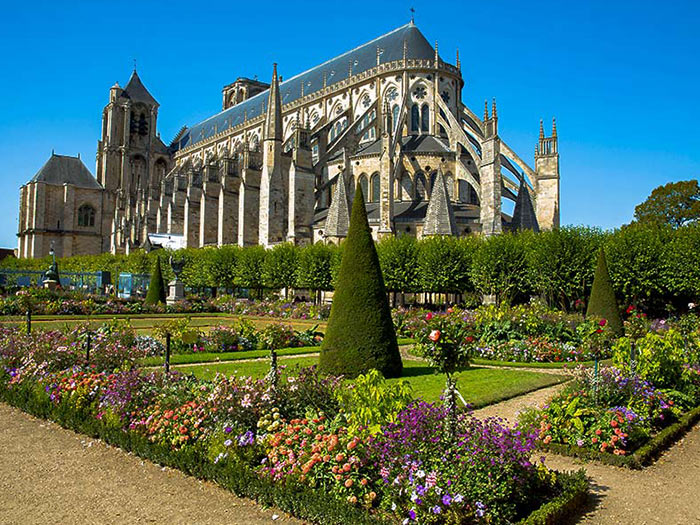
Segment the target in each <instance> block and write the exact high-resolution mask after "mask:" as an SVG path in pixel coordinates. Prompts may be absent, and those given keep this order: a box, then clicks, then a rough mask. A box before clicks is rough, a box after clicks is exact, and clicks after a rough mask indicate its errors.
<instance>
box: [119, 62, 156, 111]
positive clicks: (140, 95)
mask: <svg viewBox="0 0 700 525" xmlns="http://www.w3.org/2000/svg"><path fill="white" fill-rule="evenodd" d="M123 94H125V95H126V96H127V97H128V98H130V99H131V100H133V101H134V102H143V103H145V104H146V105H149V106H157V105H158V102H157V101H156V99H155V98H153V96H152V95H151V94H150V93H149V92H148V90H147V89H146V86H144V85H143V82H141V78H140V77H139V74H138V73H137V72H136V69H134V71H133V72H132V73H131V78H129V83H128V84H127V85H126V87H125V88H124V93H123Z"/></svg>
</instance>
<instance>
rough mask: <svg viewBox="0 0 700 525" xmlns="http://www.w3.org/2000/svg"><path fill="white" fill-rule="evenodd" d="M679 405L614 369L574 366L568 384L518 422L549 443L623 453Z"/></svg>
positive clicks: (670, 416)
mask: <svg viewBox="0 0 700 525" xmlns="http://www.w3.org/2000/svg"><path fill="white" fill-rule="evenodd" d="M679 413H680V411H679V409H678V408H677V407H676V406H674V402H673V400H671V399H670V398H669V397H668V396H667V395H666V394H665V393H663V392H662V391H661V390H659V389H657V388H655V387H654V386H653V385H651V384H650V383H649V382H647V381H644V380H642V379H640V378H639V377H636V376H632V377H629V376H626V375H624V374H623V372H622V371H621V370H619V369H617V368H614V367H605V368H602V369H601V370H600V372H599V374H598V376H596V375H595V372H594V371H592V370H590V369H586V368H580V369H578V370H577V375H576V379H575V381H574V382H573V384H572V385H571V386H569V387H568V388H566V389H565V390H564V391H563V392H562V393H561V394H559V395H557V396H555V397H554V398H552V399H551V400H550V402H549V403H548V404H547V405H545V407H544V408H543V409H541V410H530V411H528V412H525V413H524V414H523V415H522V416H521V426H522V427H523V428H530V427H529V425H533V426H534V427H535V428H536V429H537V431H538V438H539V439H540V440H541V441H542V443H544V444H545V445H548V444H549V443H559V444H566V445H571V446H575V447H579V448H588V449H590V450H597V451H600V452H609V453H614V454H617V455H625V454H628V453H629V452H631V451H634V450H635V449H636V448H638V447H639V446H641V445H643V444H644V443H645V442H646V441H647V440H648V439H649V437H650V436H651V435H652V434H653V433H654V432H655V431H658V430H659V429H661V428H663V427H665V426H666V425H668V424H669V423H671V422H672V421H673V419H674V418H675V417H677V416H678V415H679Z"/></svg>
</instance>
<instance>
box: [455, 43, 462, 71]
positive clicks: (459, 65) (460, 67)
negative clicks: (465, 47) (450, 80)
mask: <svg viewBox="0 0 700 525" xmlns="http://www.w3.org/2000/svg"><path fill="white" fill-rule="evenodd" d="M456 64H457V69H459V70H460V71H461V70H462V63H461V62H460V61H459V48H457V63H456Z"/></svg>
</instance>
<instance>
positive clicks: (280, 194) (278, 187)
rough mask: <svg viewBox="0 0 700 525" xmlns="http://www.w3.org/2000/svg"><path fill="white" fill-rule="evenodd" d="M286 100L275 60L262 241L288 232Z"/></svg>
mask: <svg viewBox="0 0 700 525" xmlns="http://www.w3.org/2000/svg"><path fill="white" fill-rule="evenodd" d="M283 133H284V132H283V128H282V103H281V102H280V88H279V78H278V77H277V64H273V68H272V83H271V84H270V91H269V95H268V98H267V114H266V116H265V124H264V126H263V137H262V138H263V144H262V146H263V167H262V174H261V176H260V213H259V218H260V223H259V229H258V238H259V240H258V242H259V244H261V245H262V246H270V245H273V244H276V243H279V242H283V241H284V239H285V236H286V232H285V230H286V226H287V221H286V220H285V218H286V210H287V206H285V187H284V185H285V181H284V177H283V176H282V139H283Z"/></svg>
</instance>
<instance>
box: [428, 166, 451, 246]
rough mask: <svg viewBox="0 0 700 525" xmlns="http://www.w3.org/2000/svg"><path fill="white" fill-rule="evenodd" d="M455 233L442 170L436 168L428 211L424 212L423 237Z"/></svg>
mask: <svg viewBox="0 0 700 525" xmlns="http://www.w3.org/2000/svg"><path fill="white" fill-rule="evenodd" d="M456 232H457V229H456V227H455V216H454V211H453V210H452V204H451V203H450V194H449V192H448V191H447V184H446V183H445V177H443V175H442V169H440V168H438V172H437V175H436V176H435V182H434V183H433V190H432V192H431V193H430V200H429V201H428V209H427V210H426V212H425V222H424V223H423V235H426V236H427V235H455V234H456Z"/></svg>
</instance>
